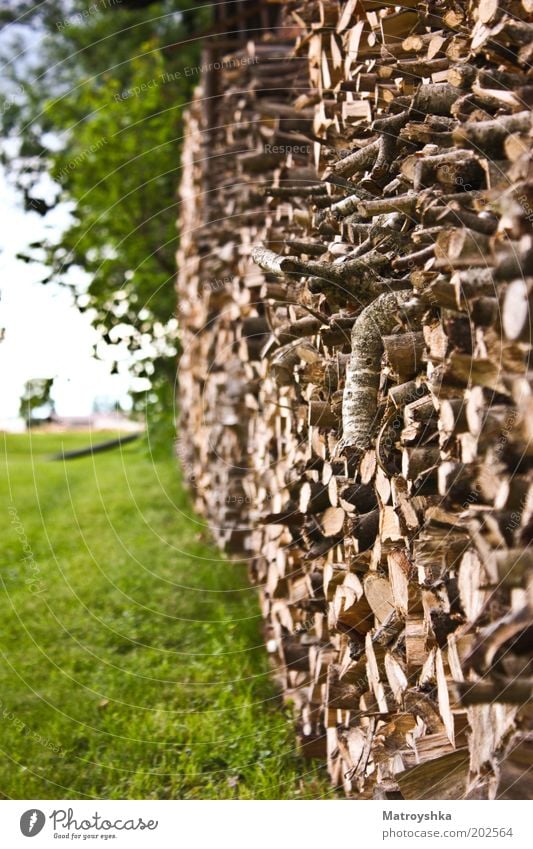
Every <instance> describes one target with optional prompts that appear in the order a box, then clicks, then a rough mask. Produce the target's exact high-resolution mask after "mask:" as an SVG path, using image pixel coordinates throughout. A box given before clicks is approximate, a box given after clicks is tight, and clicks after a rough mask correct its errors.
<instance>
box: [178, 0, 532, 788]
mask: <svg viewBox="0 0 533 849" xmlns="http://www.w3.org/2000/svg"><path fill="white" fill-rule="evenodd" d="M263 5H264V4H263ZM272 7H273V8H275V10H276V11H277V14H278V15H279V18H278V20H277V24H276V25H274V26H272V27H271V29H270V31H268V32H266V33H264V34H262V35H261V36H260V37H257V38H256V37H250V38H249V39H248V40H247V41H246V40H244V41H243V42H242V44H241V45H240V46H239V47H238V48H236V49H234V50H233V52H232V53H231V54H227V55H225V56H224V57H223V58H222V51H223V47H224V46H223V45H222V47H221V52H220V56H219V58H220V61H219V63H218V64H219V69H218V70H217V72H216V80H215V81H214V80H213V77H212V74H210V72H209V71H207V72H206V73H205V74H204V80H203V88H201V89H200V90H199V91H198V95H197V97H196V99H195V101H194V103H193V105H192V106H191V108H190V110H189V112H188V114H187V117H186V135H185V147H184V154H183V181H182V185H181V194H180V201H181V206H180V222H179V228H180V233H181V237H180V238H181V245H180V250H179V253H178V267H179V274H178V291H179V319H180V328H181V330H180V332H181V339H182V344H183V351H184V353H183V356H182V358H181V363H180V371H179V408H180V417H181V422H180V439H179V455H180V458H181V462H182V466H183V468H184V470H185V473H186V475H187V476H188V477H189V479H190V480H191V483H192V484H193V491H194V493H195V498H196V504H197V507H198V509H199V510H200V511H201V512H202V513H203V514H204V515H205V516H206V517H207V519H208V521H209V524H210V527H211V528H212V531H213V534H214V536H215V538H216V539H217V541H218V543H219V544H220V545H221V547H223V548H224V549H225V550H226V551H227V552H228V553H229V554H231V555H232V556H235V557H245V558H246V559H247V561H248V563H249V572H250V577H251V579H252V580H253V582H254V583H255V584H257V586H258V587H259V593H260V601H261V608H262V612H263V615H264V619H265V639H266V645H267V649H268V651H269V652H270V654H271V656H272V659H273V663H274V665H275V668H276V671H277V675H278V677H279V679H280V681H281V683H282V686H283V691H284V694H285V698H286V700H287V701H288V702H290V703H291V704H293V705H294V710H295V714H296V723H297V733H298V738H299V742H300V745H301V749H302V751H303V752H304V753H305V754H307V755H308V756H310V757H318V758H323V759H324V760H325V761H327V765H328V770H329V773H330V776H331V780H332V782H333V783H334V784H335V785H337V786H339V787H343V788H344V790H345V791H346V793H347V794H348V795H349V796H352V797H357V798H385V799H390V798H405V799H421V798H435V799H456V798H469V799H488V798H496V797H497V798H530V797H531V795H532V790H533V782H532V777H531V772H530V771H529V772H528V767H530V764H531V753H532V751H533V726H532V707H531V695H532V677H531V648H532V645H533V619H532V610H533V569H532V567H533V551H532V549H531V547H530V544H531V542H532V539H533V487H532V480H533V478H532V475H531V466H532V459H533V448H532V446H531V442H530V439H531V435H532V431H533V424H532V422H533V394H532V386H533V381H532V374H533V373H532V371H531V368H532V366H531V364H530V359H529V358H530V351H531V342H532V340H531V326H532V321H531V306H532V305H533V233H532V228H531V221H532V220H533V167H532V152H531V151H532V147H531V135H532V122H531V103H532V100H533V81H532V80H531V72H530V62H531V54H532V52H533V47H532V44H533V40H532V38H531V33H532V20H533V3H532V2H531V0H499V2H498V0H471V2H465V0H453V2H451V3H450V2H449V0H446V2H444V0H443V2H438V1H437V2H431V0H429V1H428V2H416V0H406V2H404V3H402V4H401V6H394V5H391V4H386V3H384V2H379V0H347V2H337V0H311V2H304V0H295V2H291V0H286V2H283V3H276V4H272ZM210 56H211V57H213V50H212V48H211V52H210ZM215 83H216V85H215ZM206 91H207V92H210V94H209V99H208V100H205V99H203V98H204V97H207V95H206V94H205V92H206Z"/></svg>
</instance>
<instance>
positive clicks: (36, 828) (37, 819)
mask: <svg viewBox="0 0 533 849" xmlns="http://www.w3.org/2000/svg"><path fill="white" fill-rule="evenodd" d="M45 822H46V817H45V815H44V814H43V812H42V811H39V810H38V808H30V810H29V811H24V813H23V814H22V816H21V818H20V830H21V832H22V833H23V835H24V837H35V835H36V834H39V832H40V831H42V829H43V826H44V824H45Z"/></svg>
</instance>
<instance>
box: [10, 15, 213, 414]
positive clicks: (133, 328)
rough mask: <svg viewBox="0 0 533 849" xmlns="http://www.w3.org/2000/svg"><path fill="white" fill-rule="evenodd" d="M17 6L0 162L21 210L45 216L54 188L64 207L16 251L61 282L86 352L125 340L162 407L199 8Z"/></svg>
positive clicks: (169, 375)
mask: <svg viewBox="0 0 533 849" xmlns="http://www.w3.org/2000/svg"><path fill="white" fill-rule="evenodd" d="M16 5H17V4H16V3H15V4H14V6H16ZM18 5H19V6H20V10H21V11H25V17H24V18H22V21H23V22H24V23H25V24H26V25H27V26H28V27H29V26H31V27H33V30H34V31H36V32H37V33H38V44H37V47H36V48H35V49H34V50H33V53H34V54H35V55H34V56H33V57H32V56H29V54H28V49H27V47H26V49H25V50H24V52H23V53H20V50H21V38H22V41H24V38H23V36H21V35H20V32H19V31H20V26H19V27H17V28H16V29H17V32H19V36H18V37H17V38H15V39H14V40H13V41H12V42H11V43H9V46H8V48H7V53H8V56H7V58H8V59H9V65H8V67H9V70H10V77H11V88H10V89H9V92H8V96H7V97H6V100H5V102H4V104H3V109H2V115H3V134H4V137H7V138H9V137H13V138H15V137H17V138H19V139H20V143H19V144H17V145H14V147H12V148H9V145H8V146H7V148H6V149H8V150H11V153H10V155H9V156H8V155H7V154H6V153H4V161H5V163H6V165H7V167H8V172H9V173H10V175H11V178H12V180H13V182H14V183H15V184H16V185H17V187H18V188H19V189H20V192H21V195H22V196H23V198H24V203H25V206H26V208H27V209H32V210H34V211H35V212H37V213H39V214H41V215H47V214H48V213H49V211H50V210H51V209H53V208H54V207H55V206H56V205H57V204H58V203H59V202H61V201H64V202H67V203H70V207H69V208H70V210H71V212H70V224H69V226H67V228H66V229H65V230H64V232H63V233H62V234H60V235H59V236H54V237H51V238H50V239H49V240H47V241H46V242H43V243H34V244H32V245H31V246H30V249H29V252H27V254H26V255H25V256H23V257H22V258H23V259H25V260H27V261H31V260H39V261H41V262H44V263H45V265H46V266H47V269H48V274H47V275H46V278H45V279H44V280H43V282H45V283H46V282H48V281H50V280H54V281H59V282H62V283H64V284H65V285H69V286H71V287H72V290H73V292H74V295H75V298H76V301H77V304H78V306H79V307H80V309H82V310H84V309H90V311H91V317H92V321H93V323H94V325H95V327H96V328H97V329H98V330H99V331H100V335H101V339H102V343H101V345H97V346H96V348H97V350H96V352H95V353H96V354H97V355H98V352H99V349H100V347H101V346H109V345H111V346H116V350H117V352H124V351H127V352H128V354H129V358H130V362H131V369H132V372H133V374H134V375H136V376H137V377H143V378H148V379H149V381H150V384H151V392H150V398H151V399H152V400H153V401H156V400H158V402H159V405H160V406H163V407H165V408H168V406H169V405H170V406H171V400H170V397H171V396H170V387H171V384H172V382H173V379H174V372H175V367H174V359H175V354H176V326H175V321H174V319H173V315H174V312H175V295H174V283H173V277H174V255H175V251H176V247H177V238H178V234H177V231H176V226H175V221H176V216H177V199H176V187H177V184H178V181H179V167H180V141H181V136H182V127H181V115H182V109H183V106H184V105H185V103H186V102H187V101H188V100H189V99H190V97H191V93H192V89H193V87H194V84H195V83H196V82H197V77H196V75H195V72H194V70H193V69H194V68H196V67H197V66H198V64H199V61H198V39H197V38H195V33H197V32H198V31H200V30H201V29H202V27H204V26H206V25H207V22H208V21H207V17H208V13H207V12H206V9H205V8H202V7H198V6H197V4H194V3H190V2H184V3H180V4H179V10H177V9H176V3H172V2H159V3H150V4H146V3H144V4H136V3H134V4H129V3H128V4H124V3H119V2H117V0H99V2H97V3H95V4H93V6H87V5H86V4H85V3H83V2H69V1H68V0H62V2H60V0H55V2H53V3H52V4H37V5H36V7H35V8H34V9H33V11H32V10H31V9H29V10H28V9H27V8H26V7H28V5H29V4H27V3H23V2H21V3H19V4H18ZM138 5H139V6H147V8H141V9H138V8H133V9H132V8H130V7H131V6H138ZM43 7H44V8H43ZM126 7H127V8H126ZM38 10H40V12H39V11H38ZM12 11H13V9H12ZM15 11H16V10H15ZM4 32H5V29H4ZM31 42H32V40H31V39H30V43H31ZM26 43H27V42H26ZM17 51H18V52H19V54H20V55H19V56H18V58H16V56H15V53H16V52H17ZM5 52H6V48H5V47H4V53H5ZM44 175H48V176H49V177H51V178H52V179H53V184H52V185H53V192H52V194H53V195H54V196H53V197H50V183H49V181H48V184H47V182H46V180H44V179H43V177H44ZM47 185H48V194H46V193H43V186H44V187H46V186H47ZM80 272H83V274H80ZM81 280H84V281H86V282H85V283H81V284H80V281H81ZM115 369H116V366H115Z"/></svg>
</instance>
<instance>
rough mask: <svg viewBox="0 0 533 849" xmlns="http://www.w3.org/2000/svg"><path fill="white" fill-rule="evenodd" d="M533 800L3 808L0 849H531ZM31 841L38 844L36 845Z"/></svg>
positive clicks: (32, 804) (11, 804)
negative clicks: (75, 847) (66, 847)
mask: <svg viewBox="0 0 533 849" xmlns="http://www.w3.org/2000/svg"><path fill="white" fill-rule="evenodd" d="M528 819H529V820H530V819H531V805H530V803H529V802H515V801H498V802H477V801H476V802H427V801H426V802H398V801H391V802H381V801H379V802H378V801H376V802H356V801H345V800H338V801H317V802H312V801H301V802H299V801H270V802H255V801H250V802H238V801H220V802H211V801H205V802H204V801H194V802H192V801H191V802H188V801H183V802H180V801H168V802H154V801H124V802H123V801H102V802H99V801H92V802H91V801H80V802H68V801H55V800H54V801H46V800H36V801H20V802H18V801H4V802H0V826H1V837H0V841H1V845H2V846H3V847H6V849H12V847H19V846H25V847H29V846H31V847H34V848H35V849H41V847H49V846H55V847H58V846H62V845H66V844H67V841H68V845H72V843H77V844H78V845H79V846H81V845H84V846H87V845H90V846H101V847H102V846H112V847H117V849H129V847H137V846H143V847H154V849H155V847H157V849H159V847H162V849H166V847H184V849H204V848H205V849H219V847H221V848H222V849H225V847H231V849H292V847H302V849H303V847H305V849H315V847H316V849H328V847H338V846H342V849H375V847H383V849H387V847H390V849H393V847H394V849H404V847H405V849H407V847H417V846H418V847H422V846H424V847H425V849H429V847H434V849H447V847H450V849H451V847H454V849H463V847H465V849H466V847H468V849H476V847H479V849H481V847H488V849H492V847H493V849H526V847H527V849H530V847H531V846H532V845H533V826H532V825H531V822H528ZM32 840H35V843H32V842H31V841H32Z"/></svg>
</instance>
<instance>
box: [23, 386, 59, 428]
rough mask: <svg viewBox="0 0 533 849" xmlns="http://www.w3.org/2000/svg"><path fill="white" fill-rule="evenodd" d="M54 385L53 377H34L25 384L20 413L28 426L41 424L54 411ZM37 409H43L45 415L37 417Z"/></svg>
mask: <svg viewBox="0 0 533 849" xmlns="http://www.w3.org/2000/svg"><path fill="white" fill-rule="evenodd" d="M53 385H54V378H53V377H34V378H32V379H31V380H27V381H26V383H25V384H24V390H23V392H22V395H21V396H20V406H19V415H20V416H21V418H23V419H24V421H25V422H26V424H27V426H28V427H29V426H30V425H35V424H39V423H40V422H42V421H43V420H44V419H45V418H48V417H49V416H50V415H51V413H53V412H54V401H53V399H52V387H53ZM36 410H41V412H44V415H41V416H39V417H37V418H35V416H34V413H35V412H36Z"/></svg>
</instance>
